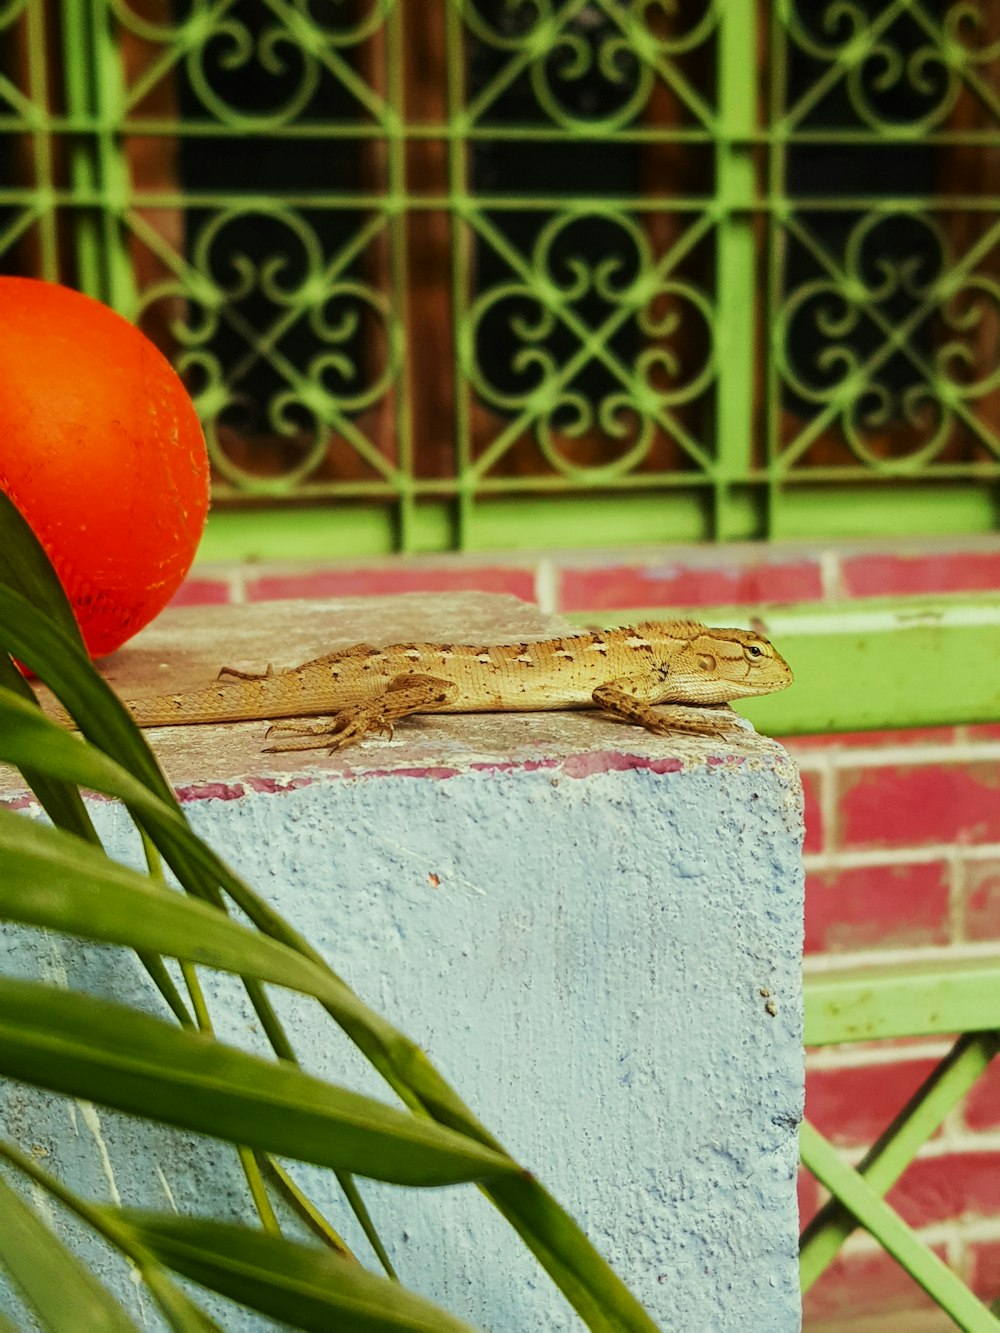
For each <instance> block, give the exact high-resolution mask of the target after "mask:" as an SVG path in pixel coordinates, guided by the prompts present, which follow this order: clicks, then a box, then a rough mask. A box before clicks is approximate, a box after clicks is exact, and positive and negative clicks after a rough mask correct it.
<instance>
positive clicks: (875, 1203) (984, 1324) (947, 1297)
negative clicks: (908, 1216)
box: [800, 1121, 1000, 1333]
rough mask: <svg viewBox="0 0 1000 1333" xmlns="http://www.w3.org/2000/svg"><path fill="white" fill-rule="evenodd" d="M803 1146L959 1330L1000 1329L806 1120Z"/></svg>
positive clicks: (817, 1170) (812, 1166) (815, 1168)
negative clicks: (949, 1316)
mask: <svg viewBox="0 0 1000 1333" xmlns="http://www.w3.org/2000/svg"><path fill="white" fill-rule="evenodd" d="M800 1142H801V1147H802V1160H803V1161H804V1162H805V1163H806V1165H807V1166H808V1167H809V1170H810V1171H812V1173H813V1174H814V1175H815V1176H816V1177H817V1179H818V1180H820V1181H821V1182H822V1184H824V1185H825V1186H826V1188H827V1189H828V1190H829V1191H830V1192H831V1194H835V1195H836V1196H837V1198H839V1199H840V1200H841V1201H842V1202H843V1203H844V1205H845V1206H846V1207H847V1208H849V1209H850V1211H851V1212H852V1213H853V1214H854V1216H855V1217H856V1218H857V1220H858V1222H859V1223H860V1224H861V1225H862V1226H863V1227H864V1228H865V1230H866V1231H868V1232H870V1233H871V1235H873V1236H874V1237H875V1239H876V1240H877V1241H878V1242H879V1244H880V1245H881V1246H882V1248H883V1249H884V1250H885V1251H886V1252H887V1253H888V1254H891V1255H892V1257H893V1258H894V1259H895V1260H896V1262H897V1263H898V1264H899V1265H900V1266H901V1267H902V1268H904V1269H905V1270H906V1272H907V1273H909V1275H910V1276H911V1277H912V1278H913V1280H914V1281H915V1282H917V1283H919V1285H920V1286H921V1287H923V1289H924V1291H926V1292H927V1294H928V1295H929V1296H930V1297H931V1299H932V1300H934V1301H935V1302H936V1303H937V1304H938V1305H939V1306H940V1307H941V1309H942V1310H946V1311H947V1312H948V1314H950V1315H951V1317H952V1318H953V1319H954V1320H955V1322H956V1323H957V1324H958V1326H959V1327H960V1328H964V1329H971V1330H975V1333H980V1331H982V1333H987V1330H991V1329H1000V1320H998V1319H996V1318H994V1316H993V1315H991V1314H990V1312H989V1311H988V1310H987V1309H986V1307H985V1306H984V1305H983V1304H982V1302H981V1301H980V1300H979V1299H978V1298H977V1297H976V1296H974V1295H973V1293H972V1292H971V1291H970V1290H969V1288H968V1287H967V1286H966V1285H965V1283H964V1282H963V1281H962V1280H961V1278H959V1277H958V1276H957V1275H956V1274H955V1273H953V1272H952V1271H951V1269H950V1268H948V1267H947V1265H946V1264H944V1263H942V1262H941V1260H940V1259H939V1258H938V1257H937V1255H936V1254H935V1253H934V1252H933V1251H932V1250H930V1249H928V1248H927V1246H926V1245H925V1244H924V1243H923V1242H922V1241H921V1240H920V1239H919V1238H918V1237H917V1236H916V1235H915V1234H914V1233H913V1231H912V1230H911V1229H910V1227H909V1226H907V1224H906V1223H905V1222H904V1221H903V1219H902V1218H901V1217H900V1216H899V1214H898V1213H897V1212H896V1210H895V1209H894V1208H890V1207H889V1205H888V1204H887V1203H886V1202H885V1200H884V1199H882V1198H880V1197H879V1195H878V1194H877V1193H876V1191H875V1190H873V1189H872V1187H871V1186H870V1185H869V1184H868V1183H867V1182H866V1181H865V1180H863V1179H862V1178H861V1176H859V1175H858V1173H857V1172H856V1171H854V1170H853V1169H852V1168H851V1167H849V1166H848V1165H847V1163H846V1162H844V1161H843V1160H842V1159H841V1157H840V1155H839V1154H838V1153H837V1151H836V1149H835V1148H833V1147H831V1145H830V1144H829V1143H827V1141H826V1139H824V1138H823V1136H822V1134H820V1133H819V1131H818V1130H817V1129H815V1128H814V1127H813V1126H812V1125H811V1124H809V1122H808V1121H804V1122H803V1124H802V1127H801V1130H800Z"/></svg>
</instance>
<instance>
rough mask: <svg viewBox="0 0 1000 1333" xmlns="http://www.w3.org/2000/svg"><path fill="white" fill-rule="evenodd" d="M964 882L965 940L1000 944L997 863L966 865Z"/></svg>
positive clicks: (999, 871) (999, 866) (999, 869)
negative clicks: (999, 942)
mask: <svg viewBox="0 0 1000 1333" xmlns="http://www.w3.org/2000/svg"><path fill="white" fill-rule="evenodd" d="M964 880H965V933H966V936H967V937H968V938H969V939H970V940H1000V861H998V860H992V859H991V860H989V861H966V863H965V872H964Z"/></svg>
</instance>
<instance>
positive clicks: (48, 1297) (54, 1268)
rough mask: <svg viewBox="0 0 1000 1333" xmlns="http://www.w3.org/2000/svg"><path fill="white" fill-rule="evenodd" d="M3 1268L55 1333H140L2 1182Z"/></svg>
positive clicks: (0, 1248)
mask: <svg viewBox="0 0 1000 1333" xmlns="http://www.w3.org/2000/svg"><path fill="white" fill-rule="evenodd" d="M0 1266H2V1267H3V1268H5V1269H6V1270H7V1272H8V1273H9V1274H10V1276H11V1278H12V1279H13V1281H14V1283H15V1285H16V1286H17V1287H18V1288H19V1290H20V1291H21V1293H22V1295H23V1296H24V1299H25V1300H26V1301H27V1303H28V1304H29V1305H30V1306H31V1308H32V1309H33V1310H34V1311H35V1313H36V1314H37V1316H38V1319H39V1321H40V1323H41V1324H42V1327H43V1328H45V1329H51V1330H53V1333H139V1331H138V1326H137V1325H136V1324H134V1323H133V1322H132V1320H131V1319H130V1318H129V1317H128V1315H127V1314H126V1313H125V1311H124V1310H123V1309H122V1308H121V1306H120V1305H119V1304H118V1302H117V1301H116V1300H115V1299H114V1298H113V1297H112V1296H111V1294H110V1292H108V1291H106V1290H105V1288H104V1287H102V1286H101V1284H100V1283H99V1282H98V1281H97V1279H96V1278H94V1277H93V1276H92V1275H91V1273H90V1271H89V1270H88V1269H87V1268H86V1266H85V1265H84V1264H82V1263H81V1262H80V1260H79V1259H77V1258H76V1257H75V1256H74V1255H72V1254H71V1253H70V1251H69V1250H68V1249H67V1248H66V1247H65V1245H63V1243H62V1241H60V1240H57V1238H56V1237H55V1236H54V1235H53V1234H52V1232H51V1231H50V1230H49V1229H48V1227H47V1226H46V1225H45V1223H44V1222H43V1221H42V1220H41V1218H40V1217H39V1216H38V1214H37V1213H36V1212H35V1211H34V1209H33V1208H31V1207H29V1205H28V1204H27V1203H25V1202H24V1200H23V1199H22V1198H21V1197H20V1195H19V1194H17V1193H15V1191H14V1190H12V1189H11V1187H10V1186H9V1185H8V1184H7V1182H6V1181H5V1180H4V1179H3V1178H2V1177H0Z"/></svg>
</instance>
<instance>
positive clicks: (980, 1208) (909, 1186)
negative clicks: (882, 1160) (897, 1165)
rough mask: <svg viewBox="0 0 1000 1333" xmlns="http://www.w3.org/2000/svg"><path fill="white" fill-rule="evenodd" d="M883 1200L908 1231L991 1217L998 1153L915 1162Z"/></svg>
mask: <svg viewBox="0 0 1000 1333" xmlns="http://www.w3.org/2000/svg"><path fill="white" fill-rule="evenodd" d="M886 1197H887V1199H888V1201H889V1203H891V1204H892V1206H893V1207H894V1208H895V1209H896V1210H897V1212H898V1213H899V1214H900V1216H901V1217H903V1218H904V1219H905V1221H907V1222H909V1224H910V1226H912V1227H924V1226H930V1225H931V1224H932V1223H935V1222H946V1221H949V1220H950V1219H952V1218H957V1217H963V1216H973V1217H995V1216H996V1214H997V1210H998V1207H1000V1152H965V1153H951V1154H949V1155H948V1156H946V1157H924V1158H918V1159H917V1160H916V1161H915V1162H911V1163H910V1165H909V1166H908V1167H907V1168H906V1170H905V1171H904V1172H903V1175H902V1176H901V1177H900V1179H899V1180H898V1181H897V1182H896V1184H895V1185H894V1186H893V1187H892V1189H891V1190H890V1191H889V1193H888V1195H887V1196H886Z"/></svg>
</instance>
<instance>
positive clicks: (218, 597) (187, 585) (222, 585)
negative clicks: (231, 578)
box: [170, 578, 233, 606]
mask: <svg viewBox="0 0 1000 1333" xmlns="http://www.w3.org/2000/svg"><path fill="white" fill-rule="evenodd" d="M232 600H233V597H232V587H231V586H230V584H228V583H227V582H225V580H223V579H200V578H192V579H185V580H184V582H183V583H182V584H181V586H180V587H179V588H178V589H177V591H176V592H175V593H174V595H173V597H171V599H170V605H171V606H227V605H228V604H229V603H230V602H231V601H232Z"/></svg>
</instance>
